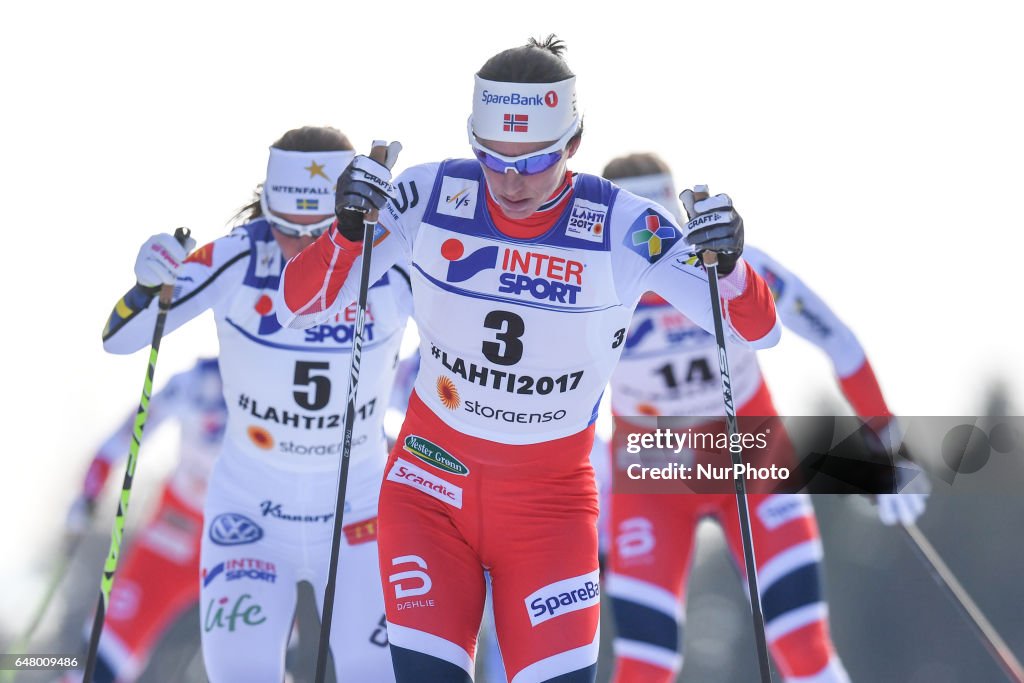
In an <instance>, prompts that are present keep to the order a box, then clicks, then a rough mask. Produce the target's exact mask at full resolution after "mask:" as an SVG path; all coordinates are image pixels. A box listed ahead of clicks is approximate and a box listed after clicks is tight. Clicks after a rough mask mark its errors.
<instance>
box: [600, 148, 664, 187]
mask: <svg viewBox="0 0 1024 683" xmlns="http://www.w3.org/2000/svg"><path fill="white" fill-rule="evenodd" d="M671 172H672V171H671V169H669V167H668V164H666V163H665V162H664V161H663V160H662V158H661V157H659V156H658V155H657V154H653V153H651V152H638V153H636V154H627V155H625V156H621V157H616V158H614V159H612V160H611V161H609V162H608V164H607V165H606V166H605V167H604V171H603V172H602V173H601V175H603V176H604V177H605V178H607V179H608V180H616V179H618V178H636V177H638V176H645V175H658V174H661V173H671Z"/></svg>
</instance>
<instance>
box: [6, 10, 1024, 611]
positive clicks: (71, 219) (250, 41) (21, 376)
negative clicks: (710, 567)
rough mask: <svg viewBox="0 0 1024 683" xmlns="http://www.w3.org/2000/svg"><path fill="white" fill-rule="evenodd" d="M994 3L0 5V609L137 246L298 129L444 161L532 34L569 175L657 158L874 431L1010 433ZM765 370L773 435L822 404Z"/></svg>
mask: <svg viewBox="0 0 1024 683" xmlns="http://www.w3.org/2000/svg"><path fill="white" fill-rule="evenodd" d="M371 6H373V7H374V8H375V9H372V10H371V9H369V8H370V7H371ZM1010 6H1011V3H1003V2H992V1H988V0H980V1H978V0H976V1H975V2H972V3H970V6H969V7H968V5H966V4H956V3H949V2H942V1H939V2H934V1H933V2H919V1H906V2H891V0H890V1H885V2H883V1H879V0H864V1H860V2H856V3H846V4H844V5H843V6H838V5H837V4H836V3H821V2H810V1H802V2H782V3H766V2H756V3H755V2H750V3H741V2H717V1H716V2H703V3H682V2H674V3H653V2H641V1H639V0H630V1H629V2H622V3H619V4H617V5H612V4H610V3H556V2H550V1H548V2H527V1H523V0H521V1H520V2H517V3H513V4H511V5H510V4H499V3H481V2H462V1H460V2H443V3H426V2H421V3H415V4H406V3H402V2H392V3H352V2H345V3H342V2H294V3H283V2H274V3H265V2H245V3H242V2H222V1H218V2H204V3H196V2H175V3H169V4H168V3H163V4H162V5H160V6H156V5H155V4H153V3H138V2H135V3H127V2H116V3H113V2H90V3H73V2H45V1H37V2H32V3H27V2H21V3H5V5H4V9H3V10H0V64H2V65H3V66H2V69H0V92H2V93H3V104H2V105H0V123H2V125H0V202H2V203H0V207H2V212H0V216H2V218H3V225H2V227H0V231H2V234H3V236H4V238H5V244H6V248H7V249H6V257H5V258H4V263H5V266H6V267H5V268H4V269H3V271H2V272H0V291H2V292H3V293H2V296H3V307H2V308H3V312H4V319H5V322H4V329H5V334H4V343H3V349H2V352H0V378H2V382H3V386H4V388H5V390H4V391H2V392H0V401H2V407H0V414H2V415H3V433H4V437H5V438H4V442H5V444H6V446H5V447H4V452H3V454H2V456H0V457H2V458H3V460H2V465H0V524H2V526H0V548H3V549H4V552H3V559H2V560H0V586H2V588H0V615H2V616H3V617H16V618H17V617H20V618H24V614H25V613H26V612H27V611H29V610H30V609H31V606H32V605H33V604H34V603H35V600H36V598H37V596H38V592H39V591H40V590H41V587H40V581H41V579H40V574H41V573H42V572H44V570H45V568H46V563H47V562H48V561H50V560H51V558H52V555H53V552H54V545H53V538H54V537H55V535H56V534H57V533H58V531H59V529H60V527H61V524H62V521H63V518H64V512H65V509H66V505H67V503H68V502H69V501H70V499H71V495H72V492H73V488H74V487H75V486H77V483H78V481H79V479H80V477H81V475H82V472H83V471H84V468H85V465H86V462H87V459H88V458H89V457H90V456H91V454H92V453H91V451H92V449H93V448H94V447H95V446H96V444H97V443H98V442H99V441H100V440H101V439H102V437H103V436H105V435H106V433H107V432H108V431H109V430H110V429H111V428H113V426H114V425H115V424H116V422H117V421H118V420H119V419H120V418H121V417H122V416H123V415H124V414H125V412H126V411H128V410H131V409H132V408H133V406H134V405H135V404H136V402H137V400H138V396H139V393H140V390H141V386H142V378H143V375H144V372H145V366H146V359H145V356H144V354H143V353H138V354H136V355H134V356H130V357H116V356H109V355H106V354H105V353H104V352H103V350H102V348H101V344H100V332H101V328H102V326H103V323H104V321H105V319H106V316H107V314H108V312H109V311H110V309H111V307H112V306H113V304H114V302H115V301H116V300H117V298H118V297H119V296H120V295H121V294H122V293H123V292H124V291H125V290H126V289H127V288H128V287H129V286H130V285H131V284H132V281H133V277H132V264H133V262H134V259H135V254H136V251H137V249H138V246H139V245H140V244H141V243H142V242H143V241H144V240H145V238H146V237H147V236H149V235H150V234H152V233H154V232H157V231H171V230H173V228H174V227H176V226H178V225H185V226H189V227H191V228H192V230H193V234H194V236H196V237H197V238H198V239H199V241H200V243H203V242H205V241H208V240H210V239H213V238H215V237H217V236H218V235H221V234H223V233H224V232H225V223H226V221H227V220H228V219H229V217H230V216H231V215H232V214H233V213H234V211H235V210H236V209H237V208H238V207H240V206H241V205H242V204H244V203H245V202H247V201H248V199H249V198H250V196H251V195H250V193H251V190H252V189H253V187H254V186H255V185H256V184H257V183H258V182H259V181H260V180H261V177H262V173H263V171H264V168H265V164H266V148H267V146H268V145H269V144H270V143H271V142H272V141H273V140H275V139H276V138H277V137H279V136H280V135H281V134H282V133H283V132H284V131H285V130H287V129H289V128H293V127H296V126H299V125H304V124H311V125H322V124H330V125H334V126H337V127H339V128H341V129H342V130H344V131H345V132H347V134H348V135H349V136H350V137H351V139H352V140H353V142H354V143H355V144H356V145H357V147H358V148H359V149H360V150H363V151H365V150H366V149H367V148H368V145H369V142H370V141H371V139H373V138H374V137H385V138H391V139H399V140H401V141H402V142H403V143H404V144H405V152H404V153H403V157H402V159H401V160H400V166H402V165H408V164H412V163H417V162H421V161H428V160H436V159H440V158H444V157H447V156H465V155H467V154H468V151H469V150H468V146H467V144H466V142H465V138H464V136H465V120H466V116H467V115H468V113H469V108H470V97H471V93H472V85H473V80H472V74H473V73H474V72H475V71H476V70H477V69H478V68H479V67H480V65H481V64H482V63H483V62H484V61H485V60H486V59H487V58H488V57H489V56H490V55H492V54H493V53H495V52H497V51H498V50H500V49H504V48H506V47H512V46H515V45H518V44H522V43H523V42H524V40H525V39H526V38H527V37H528V36H530V35H541V34H546V33H548V32H552V31H554V32H556V33H557V34H558V35H559V36H561V37H562V38H564V39H565V40H566V41H567V43H568V46H569V52H568V60H569V64H570V66H571V67H572V68H573V70H574V71H575V72H576V73H577V75H578V76H579V97H580V99H579V101H580V104H581V107H582V110H583V112H584V114H585V117H586V135H585V138H584V143H583V146H582V149H581V152H580V154H579V155H578V157H577V158H576V160H575V162H574V163H573V164H572V168H574V169H575V170H579V171H590V172H596V171H599V170H600V169H601V167H602V166H603V164H604V163H605V162H606V161H607V160H609V159H610V158H611V157H613V156H615V155H618V154H622V153H625V152H629V151H640V150H655V151H658V152H659V153H661V155H662V156H663V157H664V158H665V159H666V160H668V161H669V162H670V163H671V164H672V165H673V167H674V169H675V171H676V179H677V183H678V184H679V185H680V186H681V187H682V186H685V185H688V184H694V183H708V184H710V186H711V189H712V190H713V191H727V192H729V193H730V194H731V195H732V196H733V197H734V199H735V200H736V203H737V207H738V208H739V209H740V211H741V213H742V214H743V216H744V217H745V220H746V225H747V234H748V240H749V241H750V242H751V243H756V244H758V245H760V246H762V247H763V248H765V249H766V250H767V251H768V252H769V253H771V254H772V255H774V256H775V257H776V258H778V259H779V260H780V261H781V262H783V263H784V264H785V265H787V266H788V267H790V268H791V269H793V270H794V271H796V272H797V273H799V274H800V275H801V276H802V277H803V278H804V279H805V280H806V281H807V282H808V283H810V284H811V285H812V286H813V287H814V288H815V289H816V290H817V291H818V292H819V293H820V294H821V295H822V296H823V297H824V298H825V299H826V300H827V301H828V302H829V303H830V304H831V305H832V306H833V307H834V308H835V309H836V311H837V312H838V313H839V314H840V316H841V317H842V318H843V319H844V320H845V321H846V322H847V323H849V324H850V325H851V327H852V328H853V329H854V330H855V331H856V332H857V334H858V335H859V337H860V339H861V340H862V342H863V343H864V345H865V347H866V348H867V350H868V353H869V355H870V358H871V360H872V362H873V364H874V366H875V368H876V370H877V372H878V375H879V377H880V378H881V381H882V384H883V388H884V389H885V391H886V393H887V396H888V397H889V399H890V402H891V405H892V407H893V409H894V410H896V411H897V412H899V413H902V414H906V415H929V414H935V415H941V414H953V415H956V414H973V413H975V412H977V411H978V410H980V401H981V398H982V393H983V388H984V386H985V385H986V384H988V383H989V382H991V381H992V380H994V379H1002V380H1003V381H1005V382H1006V383H1007V384H1008V385H1009V386H1010V388H1011V391H1012V392H1013V396H1015V397H1018V398H1017V401H1018V402H1017V403H1016V405H1017V408H1018V410H1019V406H1020V403H1019V392H1020V391H1021V390H1022V389H1024V363H1022V361H1021V358H1020V353H1019V351H1018V350H1017V349H1018V348H1019V344H1020V341H1019V335H1018V330H1019V329H1020V326H1019V322H1018V319H1019V315H1020V303H1019V301H1020V300H1019V294H1020V284H1019V282H1020V279H1019V274H1018V271H1017V270H1016V268H1017V266H1016V264H1015V263H1014V262H1013V259H1014V257H1015V256H1016V255H1018V254H1019V253H1020V252H1021V247H1022V245H1024V239H1022V237H1021V227H1022V225H1021V224H1022V221H1021V218H1020V207H1019V201H1020V187H1021V183H1022V180H1024V177H1022V176H1024V173H1022V170H1021V169H1022V158H1024V133H1022V121H1024V106H1022V104H1021V101H1020V98H1019V95H1020V84H1021V74H1020V67H1021V64H1024V47H1022V45H1024V41H1021V39H1020V35H1019V30H1018V29H1019V27H1020V25H1021V23H1020V21H1019V17H1017V16H1015V15H1014V10H1010V9H1008V7H1010ZM616 7H617V8H616ZM385 8H386V9H387V10H389V11H385ZM216 348H217V347H216V340H215V338H214V334H213V324H212V320H210V319H208V318H203V319H201V320H199V321H196V322H194V323H193V324H191V325H189V326H188V327H186V328H185V329H183V330H181V331H179V332H177V333H176V334H174V335H173V336H172V337H170V338H168V339H166V340H165V344H164V347H163V352H162V353H161V356H160V363H159V365H158V370H157V376H158V379H157V383H158V384H161V383H162V382H161V380H166V378H167V377H169V376H170V375H171V374H172V373H173V372H175V371H177V370H180V369H183V368H184V367H185V366H187V365H188V364H190V362H191V360H192V359H193V358H194V356H195V355H196V354H199V353H215V352H216ZM764 364H765V366H766V369H767V371H768V373H769V375H770V377H771V378H772V379H773V380H774V384H773V387H774V390H775V393H776V394H777V397H778V402H779V404H780V407H781V409H782V410H783V411H785V412H788V413H794V414H798V413H800V412H801V411H803V410H807V409H808V407H809V403H808V400H809V397H811V396H815V395H818V394H820V393H821V392H823V391H831V389H830V388H829V387H830V381H831V380H830V369H829V366H828V364H827V362H826V361H825V359H824V357H823V356H821V355H820V354H817V353H815V352H814V351H812V350H811V347H809V346H808V345H806V344H804V343H802V342H801V341H800V340H798V339H795V338H792V337H791V336H790V337H787V338H786V339H785V340H784V342H783V344H782V345H781V346H780V347H779V348H778V349H775V350H772V351H769V352H767V353H765V354H764ZM157 462H158V460H154V464H153V465H152V466H150V465H148V464H147V462H146V461H145V460H144V461H143V462H142V463H141V470H142V471H141V473H140V476H141V477H146V476H150V477H153V476H156V475H155V469H156V468H157V464H156V463H157ZM165 464H166V463H165ZM147 467H151V469H150V470H149V471H148V472H149V473H150V474H148V475H147V471H146V468H147ZM112 480H116V481H117V482H119V481H120V475H116V476H114V477H112ZM141 505H142V503H141V502H140V503H139V506H141ZM132 512H133V513H134V514H135V515H138V514H141V513H142V510H141V509H140V507H134V508H133V509H132ZM103 524H104V525H106V524H108V520H106V519H104V520H103ZM97 571H98V568H97Z"/></svg>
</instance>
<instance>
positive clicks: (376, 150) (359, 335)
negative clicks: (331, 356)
mask: <svg viewBox="0 0 1024 683" xmlns="http://www.w3.org/2000/svg"><path fill="white" fill-rule="evenodd" d="M392 144H394V143H392ZM398 149H399V150H401V147H400V146H399V148H398ZM397 156H398V155H397V152H396V153H395V155H394V157H392V158H391V159H388V147H387V143H386V142H384V141H382V140H374V141H373V145H372V148H371V150H370V158H371V159H373V160H374V161H376V162H378V163H381V164H387V162H388V161H390V162H391V165H393V164H394V162H395V159H396V158H397ZM378 213H379V212H378V211H377V210H376V209H371V210H370V211H367V212H366V215H365V217H364V219H363V254H362V257H363V262H362V265H361V266H360V270H359V297H358V299H357V300H356V324H355V331H354V332H353V334H352V360H351V362H350V363H349V385H348V407H347V408H346V409H345V431H344V435H343V437H342V446H341V471H340V472H339V474H338V498H337V500H336V501H335V506H334V538H333V539H332V541H331V564H330V568H329V570H328V573H327V585H326V586H325V588H324V604H323V608H322V613H321V617H320V642H319V644H318V646H317V653H316V676H315V677H314V679H313V680H314V681H316V683H324V678H325V676H326V675H327V654H328V653H329V652H330V649H331V620H332V618H333V614H334V594H335V591H336V588H337V580H338V556H339V554H340V552H341V534H342V517H343V515H344V513H345V492H346V489H347V488H348V467H349V460H350V459H351V458H350V455H351V453H352V432H353V428H354V425H355V418H356V389H357V388H358V386H359V364H360V362H361V360H362V355H363V327H364V325H365V322H366V297H367V292H368V290H369V289H370V255H371V253H372V252H373V234H374V231H375V229H376V225H377V218H378Z"/></svg>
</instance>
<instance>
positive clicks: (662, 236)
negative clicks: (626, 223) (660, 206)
mask: <svg viewBox="0 0 1024 683" xmlns="http://www.w3.org/2000/svg"><path fill="white" fill-rule="evenodd" d="M679 237H680V235H679V232H678V231H677V230H676V229H675V228H673V227H672V225H670V224H669V221H668V220H667V219H666V218H664V217H662V216H661V215H659V214H658V213H657V212H656V211H654V210H653V209H647V211H645V212H644V213H643V214H642V215H641V216H640V217H638V218H637V219H636V220H635V221H633V225H632V226H630V229H629V230H628V231H626V246H627V247H629V248H630V249H632V250H633V251H635V252H636V253H637V254H639V255H640V256H643V257H644V258H645V259H647V261H648V262H650V263H655V262H657V261H658V260H659V259H660V258H661V257H662V256H664V255H665V254H666V253H667V252H668V250H669V249H670V248H671V247H672V245H673V244H675V243H676V242H677V241H678V240H679Z"/></svg>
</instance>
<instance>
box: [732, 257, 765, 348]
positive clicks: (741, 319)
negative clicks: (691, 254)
mask: <svg viewBox="0 0 1024 683" xmlns="http://www.w3.org/2000/svg"><path fill="white" fill-rule="evenodd" d="M741 263H742V264H743V267H744V268H746V269H747V271H746V287H744V289H743V291H742V292H741V293H740V295H739V296H737V297H735V298H732V299H728V300H727V299H725V298H723V299H722V310H724V311H726V315H727V316H728V318H729V322H730V324H731V325H732V328H733V329H734V330H736V332H738V333H739V334H740V335H741V336H742V337H743V338H744V339H747V340H749V341H757V340H758V339H762V338H763V337H764V336H765V335H767V334H768V333H769V332H771V331H772V328H774V327H775V325H776V321H777V316H776V314H775V299H774V297H772V293H771V290H769V289H768V285H767V284H765V281H764V280H763V279H761V276H760V275H758V274H757V271H755V270H754V269H753V268H751V266H750V264H749V263H747V262H746V261H741Z"/></svg>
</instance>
